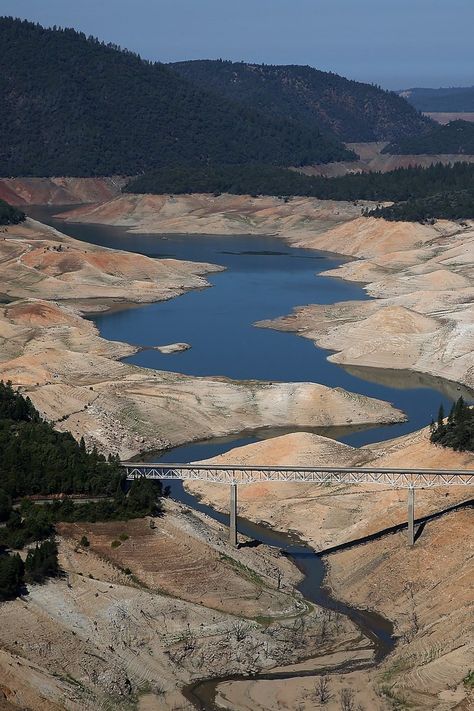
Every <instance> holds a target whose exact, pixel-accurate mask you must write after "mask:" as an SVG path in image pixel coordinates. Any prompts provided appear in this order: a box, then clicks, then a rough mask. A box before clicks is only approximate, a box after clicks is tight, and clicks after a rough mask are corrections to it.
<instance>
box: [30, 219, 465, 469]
mask: <svg viewBox="0 0 474 711" xmlns="http://www.w3.org/2000/svg"><path fill="white" fill-rule="evenodd" d="M57 210H58V208H55V211H57ZM53 212H54V210H52V209H51V208H32V209H30V210H29V213H30V214H31V216H32V217H35V218H36V219H40V220H41V221H43V222H46V223H48V224H51V225H53V226H54V227H56V228H57V229H59V230H60V231H62V232H64V233H66V234H69V235H71V236H73V237H75V238H77V239H80V240H82V241H84V242H89V243H93V244H97V245H101V246H104V247H112V248H115V249H121V250H125V251H131V252H138V253H141V254H145V255H147V256H150V257H172V258H176V259H183V260H191V261H200V262H210V263H212V264H219V265H221V266H223V267H225V271H223V272H220V273H217V274H210V275H208V277H207V278H208V281H209V282H210V283H211V284H212V286H211V288H207V289H202V290H193V291H189V292H187V293H185V294H184V295H182V296H180V297H177V298H174V299H171V300H169V301H164V302H163V301H162V302H157V303H153V304H146V305H139V306H136V307H134V308H128V309H123V310H114V311H112V312H109V313H102V314H99V315H96V316H95V317H94V318H93V320H94V322H95V323H96V325H97V327H98V329H99V331H100V333H101V335H102V336H103V337H104V338H107V339H109V340H116V341H124V342H127V343H131V344H133V345H138V346H142V347H144V348H145V349H144V350H141V351H140V352H138V353H136V354H135V355H133V356H131V357H129V358H128V359H126V360H127V362H130V363H134V364H136V365H139V366H142V367H146V368H156V369H158V370H167V371H174V372H179V373H185V374H189V375H198V376H202V375H210V376H213V375H223V376H227V377H230V378H235V379H237V380H253V379H256V380H270V381H287V382H299V381H310V382H316V383H322V384H324V385H328V386H330V387H342V388H345V389H347V390H350V391H353V392H356V393H361V394H363V395H368V396H370V397H376V398H380V399H382V400H386V401H388V402H391V403H393V404H394V405H395V406H396V407H398V408H400V409H401V410H403V411H404V412H405V414H406V415H407V417H408V421H407V422H405V423H401V424H395V425H390V426H387V425H385V426H381V427H372V428H370V429H364V430H359V431H354V430H352V431H347V430H342V431H340V432H338V431H337V430H336V429H334V428H333V430H332V431H331V432H328V431H326V432H322V434H328V435H331V436H335V437H336V438H337V439H340V440H342V441H344V442H346V443H348V444H351V445H355V446H361V445H363V444H369V443H371V442H375V441H379V440H382V439H388V438H392V437H397V436H399V435H402V434H406V433H408V432H411V431H413V430H415V429H418V428H421V427H423V426H425V425H427V424H429V422H430V420H431V418H432V417H433V418H436V415H437V412H438V408H439V406H440V404H441V403H443V405H444V407H445V410H446V409H448V410H449V408H450V406H451V403H452V402H453V400H455V399H457V398H458V397H459V395H463V396H464V397H465V398H466V399H467V400H471V399H472V393H471V392H469V391H468V390H467V389H466V388H461V387H459V386H457V385H456V384H454V383H450V382H448V381H443V380H441V379H437V378H433V377H430V376H425V375H422V374H419V373H410V372H407V371H396V370H393V371H387V370H379V369H374V368H372V369H367V368H365V369H357V368H343V367H341V366H339V365H336V364H334V363H331V362H329V361H328V360H327V356H328V355H330V353H329V352H328V351H326V350H323V349H321V348H317V347H315V346H314V344H313V342H312V341H310V340H308V339H306V338H302V337H299V336H298V335H296V334H293V333H282V332H279V331H274V330H271V329H266V328H265V329H263V328H257V327H255V326H254V323H255V322H256V321H260V320H263V319H274V318H277V317H279V316H283V315H287V314H289V313H290V312H291V311H292V309H293V308H294V307H295V306H302V305H305V304H330V303H334V302H338V301H347V300H354V299H357V300H362V299H367V298H369V297H368V296H367V294H366V293H365V291H364V289H363V288H362V285H359V284H354V283H351V282H345V281H342V280H341V279H336V278H332V277H328V276H321V275H320V272H324V271H326V270H328V269H331V268H335V267H336V266H338V265H339V264H341V262H342V261H343V259H342V258H341V257H340V256H336V255H331V254H327V253H321V252H315V251H313V250H308V249H299V248H293V247H290V246H288V245H286V244H285V242H284V241H283V240H282V239H280V238H278V237H275V236H254V235H239V236H225V235H150V234H134V233H130V232H127V231H126V229H125V228H120V227H110V226H103V225H95V224H79V223H78V224H74V223H69V222H65V221H62V220H59V219H55V218H54V217H53ZM130 296H131V300H132V299H133V294H131V295H130ZM175 342H186V343H189V344H190V345H191V349H190V350H187V351H184V352H181V353H174V354H169V355H165V354H162V353H160V352H159V351H156V350H147V349H146V348H147V347H151V346H157V345H165V344H169V343H175ZM284 424H285V423H282V428H283V427H284ZM268 434H272V433H261V434H260V436H267V435H268ZM254 439H255V434H254V433H252V434H249V433H246V434H242V435H241V436H239V437H237V438H234V439H232V440H229V439H228V438H227V439H225V440H221V441H214V442H208V443H202V444H193V445H190V446H188V447H186V446H185V447H180V448H179V450H178V451H177V452H176V451H175V452H174V453H173V458H175V457H178V458H181V461H189V460H190V459H193V458H194V459H197V458H202V457H208V456H212V455H213V454H217V453H218V452H220V451H225V450H226V449H229V448H230V447H231V446H236V445H237V444H245V443H248V442H251V441H254ZM170 454H171V453H170ZM175 461H176V459H175Z"/></svg>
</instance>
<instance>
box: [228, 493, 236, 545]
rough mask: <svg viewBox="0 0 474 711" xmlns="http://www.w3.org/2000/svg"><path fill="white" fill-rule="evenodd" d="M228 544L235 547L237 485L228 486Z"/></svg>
mask: <svg viewBox="0 0 474 711" xmlns="http://www.w3.org/2000/svg"><path fill="white" fill-rule="evenodd" d="M229 543H230V545H231V546H237V484H235V483H232V484H231V485H230V520H229Z"/></svg>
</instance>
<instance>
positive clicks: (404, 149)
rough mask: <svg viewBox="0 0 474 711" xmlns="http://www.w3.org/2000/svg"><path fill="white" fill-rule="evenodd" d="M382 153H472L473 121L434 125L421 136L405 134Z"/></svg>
mask: <svg viewBox="0 0 474 711" xmlns="http://www.w3.org/2000/svg"><path fill="white" fill-rule="evenodd" d="M382 153H390V154H398V153H401V154H404V155H410V154H413V155H421V154H426V155H439V154H442V153H447V154H453V155H459V154H461V155H462V154H464V155H474V122H472V121H451V122H450V123H448V124H446V125H445V126H435V127H434V128H433V130H432V131H430V132H429V133H426V134H424V135H423V136H406V137H404V138H400V139H399V140H397V141H396V142H394V143H390V144H389V145H388V146H386V147H385V148H384V149H383V151H382Z"/></svg>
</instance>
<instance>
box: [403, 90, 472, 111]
mask: <svg viewBox="0 0 474 711" xmlns="http://www.w3.org/2000/svg"><path fill="white" fill-rule="evenodd" d="M398 94H399V96H402V97H403V98H404V99H406V100H407V101H409V102H410V104H412V106H414V107H415V108H416V109H418V111H426V112H427V113H472V112H473V111H474V86H458V87H446V88H444V89H443V88H440V89H423V88H416V89H404V90H403V91H399V92H398Z"/></svg>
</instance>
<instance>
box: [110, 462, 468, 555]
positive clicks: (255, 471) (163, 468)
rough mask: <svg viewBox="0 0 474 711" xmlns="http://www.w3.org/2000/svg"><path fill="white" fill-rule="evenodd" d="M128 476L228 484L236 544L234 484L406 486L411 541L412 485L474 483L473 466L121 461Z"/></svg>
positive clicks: (413, 500) (414, 487)
mask: <svg viewBox="0 0 474 711" xmlns="http://www.w3.org/2000/svg"><path fill="white" fill-rule="evenodd" d="M122 467H123V468H124V469H125V471H126V475H127V479H128V480H129V481H133V480H134V479H141V478H146V479H156V480H167V479H168V480H171V479H179V480H182V481H205V482H209V483H215V484H228V485H230V507H229V508H230V541H231V543H232V544H233V545H236V544H237V486H238V485H239V484H256V483H259V482H268V481H269V482H280V483H281V482H292V483H302V484H365V485H371V484H375V485H377V484H379V485H380V484H381V485H383V486H388V487H392V488H394V489H407V490H408V512H407V513H408V542H409V544H410V545H413V544H414V540H415V538H414V536H415V531H414V516H415V513H414V511H415V489H432V488H434V487H438V486H441V487H444V486H474V470H469V469H467V470H466V469H465V470H462V469H460V470H457V469H452V470H449V469H401V468H397V469H383V468H376V467H352V468H351V467H315V468H313V467H265V466H261V467H260V466H240V465H220V464H156V463H155V464H150V463H141V462H124V463H123V464H122Z"/></svg>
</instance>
